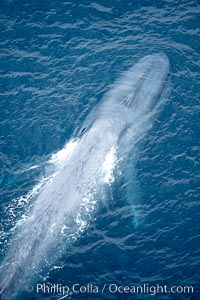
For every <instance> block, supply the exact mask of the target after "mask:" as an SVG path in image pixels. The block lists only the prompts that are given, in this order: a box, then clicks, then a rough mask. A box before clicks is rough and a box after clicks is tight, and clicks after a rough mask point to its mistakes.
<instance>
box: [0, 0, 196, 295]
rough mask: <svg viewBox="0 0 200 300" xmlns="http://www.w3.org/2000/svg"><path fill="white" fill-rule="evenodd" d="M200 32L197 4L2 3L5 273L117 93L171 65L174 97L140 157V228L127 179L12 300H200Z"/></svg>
mask: <svg viewBox="0 0 200 300" xmlns="http://www.w3.org/2000/svg"><path fill="white" fill-rule="evenodd" d="M199 25H200V4H199V1H197V0H166V1H162V0H160V1H155V0H153V1H149V0H134V1H128V0H127V1H122V0H110V1H105V0H97V1H96V0H94V1H90V0H82V1H80V0H77V1H75V0H74V1H62V0H61V1H56V0H51V1H47V0H43V1H38V0H21V1H19V0H1V3H0V107H1V108H0V124H1V126H0V130H1V139H0V156H1V161H0V163H1V174H0V188H1V189H0V197H1V200H0V201H1V202H0V203H1V209H0V217H1V221H0V226H1V228H0V234H1V244H0V245H1V248H0V250H1V252H0V257H1V261H2V262H3V260H4V258H5V257H6V256H7V253H8V251H9V247H10V244H12V241H13V239H14V238H15V235H16V232H17V230H18V227H19V226H20V224H21V223H23V220H24V219H25V215H26V214H28V212H29V209H30V206H31V205H33V206H34V203H35V202H37V197H38V193H39V192H40V189H42V187H44V185H45V182H46V181H48V180H49V177H50V175H49V174H52V173H53V171H52V169H53V168H54V171H55V168H57V167H61V165H62V164H63V163H64V158H65V149H66V145H67V143H68V142H69V141H70V139H71V138H72V137H74V136H75V135H76V132H77V131H78V130H79V129H80V128H81V126H82V124H83V123H84V120H85V119H86V118H87V117H88V115H89V114H90V112H91V111H92V109H93V108H94V107H95V106H96V105H97V104H99V103H100V102H101V99H102V97H103V95H104V94H105V93H106V92H107V91H108V90H109V89H110V87H111V86H112V84H113V83H114V82H115V81H116V80H117V79H118V78H119V77H120V75H121V74H122V73H123V72H124V71H126V70H128V69H129V68H130V67H132V66H133V65H134V64H135V62H137V60H138V59H140V58H142V57H144V56H145V55H148V54H152V53H160V52H162V53H164V54H165V55H167V57H168V58H169V61H170V71H169V77H168V86H169V87H170V93H168V98H167V100H166V101H165V104H164V105H163V107H162V109H161V110H160V112H159V114H157V116H156V118H155V120H154V122H153V126H152V127H151V128H150V130H148V132H147V134H146V135H144V137H143V138H142V140H141V141H140V146H138V147H137V150H135V151H136V152H137V155H136V157H137V159H135V160H134V161H133V168H132V172H133V173H134V181H135V186H137V188H136V189H135V190H136V192H135V194H134V193H133V200H134V197H135V201H136V206H137V208H138V209H139V211H140V213H139V217H138V218H139V221H138V225H137V226H135V225H134V224H133V214H134V213H133V211H132V209H131V204H130V203H129V202H128V201H127V199H126V191H125V189H126V184H125V182H124V180H125V179H124V178H123V175H122V178H121V179H120V178H118V179H117V180H116V181H115V183H114V184H113V186H112V195H111V194H109V193H108V194H107V195H106V201H105V199H104V201H101V199H97V200H98V201H96V202H95V209H94V211H93V213H92V214H91V218H90V219H89V221H88V222H87V226H85V228H84V230H80V231H79V234H78V235H76V236H75V238H74V239H71V240H69V239H68V238H67V236H66V235H63V237H61V238H60V237H59V239H60V242H59V243H58V246H56V247H57V249H56V251H57V252H55V253H59V254H58V255H55V253H54V254H53V255H52V256H51V254H49V256H48V257H46V259H44V260H43V261H42V263H41V265H40V268H39V269H37V270H35V269H34V268H33V271H32V272H31V271H29V274H28V276H27V277H26V281H25V282H24V281H23V282H21V285H22V288H21V289H20V291H19V292H18V293H17V294H16V295H15V298H14V299H16V300H24V299H32V300H33V299H41V300H42V299H64V298H66V299H89V300H93V299H138V300H143V299H145V300H147V299H148V300H149V299H155V300H186V299H187V300H198V299H200V290H199V281H200V206H199V199H200V198H199V196H200V192H199V180H200V179H199V169H200V163H199V150H200V144H199V137H200V132H199V128H200V123H199V121H200V112H199V108H200V105H199V95H200V85H199V83H200V69H199V67H200V52H199V50H200V27H199ZM102 138H103V137H102ZM63 153H64V154H63ZM132 154H133V155H134V149H132ZM63 157H64V158H63ZM52 165H53V167H52ZM66 185H67V182H66ZM138 195H139V196H138ZM99 198H101V197H100V196H99ZM63 205H67V200H66V203H63ZM38 255H39V254H38ZM19 259H20V258H19ZM38 259H39V258H38ZM26 264H27V268H28V262H26ZM23 267H24V268H25V269H26V266H23ZM31 268H32V266H31ZM1 276H2V274H1ZM19 277H20V275H19ZM19 279H20V278H19ZM43 283H45V284H46V285H48V286H49V287H50V286H51V287H52V286H53V285H54V284H55V285H56V284H57V285H59V286H68V287H70V288H71V287H72V286H74V285H75V284H77V286H76V288H75V289H76V291H72V290H70V292H69V293H67V294H65V295H63V294H62V293H61V291H56V290H54V291H48V290H47V289H46V290H45V291H44V290H39V291H37V289H36V286H37V284H43ZM88 284H89V285H90V288H88V286H87V285H88ZM91 285H93V289H94V286H97V287H98V289H99V291H98V292H97V293H95V292H94V290H92V291H91V289H92V288H91ZM145 285H146V291H145V290H144V288H143V291H142V292H138V293H133V292H130V290H129V291H128V292H127V290H126V291H124V290H123V291H122V289H123V287H125V286H128V287H133V286H142V287H144V286H145ZM81 286H83V288H82V290H81V291H78V292H77V290H79V288H80V287H81ZM151 286H153V287H157V289H158V290H157V291H156V292H155V290H154V289H153V288H152V289H151V292H148V291H147V287H151ZM158 286H167V288H168V289H170V288H171V287H172V286H175V287H178V289H177V290H176V292H175V293H173V292H172V291H170V292H167V293H165V292H162V291H161V288H160V289H159V288H158ZM84 287H87V288H85V289H84ZM104 287H105V290H104V291H103V288H104ZM115 287H118V288H119V287H120V288H119V290H118V291H117V290H116V291H115ZM184 287H193V290H191V289H190V290H189V291H188V290H187V288H185V290H184ZM8 300H9V299H8Z"/></svg>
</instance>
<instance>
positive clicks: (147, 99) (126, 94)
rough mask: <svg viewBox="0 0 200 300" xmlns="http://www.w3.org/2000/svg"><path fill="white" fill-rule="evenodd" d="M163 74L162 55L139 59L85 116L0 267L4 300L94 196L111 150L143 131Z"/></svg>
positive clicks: (120, 151)
mask: <svg viewBox="0 0 200 300" xmlns="http://www.w3.org/2000/svg"><path fill="white" fill-rule="evenodd" d="M168 73H169V60H168V58H167V56H166V55H164V54H160V53H158V54H152V55H147V56H145V57H144V58H142V59H140V60H139V61H138V62H137V63H136V64H135V65H134V66H133V67H132V68H131V69H129V70H128V71H127V72H126V73H125V74H124V75H123V76H122V77H120V78H119V80H118V81H117V82H116V83H115V84H114V85H113V87H112V88H111V90H110V91H108V92H107V93H106V94H105V96H104V97H103V100H102V101H101V102H100V104H99V105H97V108H96V109H95V110H94V111H93V112H92V114H93V115H92V117H90V116H89V117H88V118H91V120H92V121H91V125H90V127H89V128H86V130H84V132H81V134H80V138H79V140H78V143H77V146H76V147H75V149H74V152H73V153H72V155H71V157H70V159H69V160H68V161H67V163H66V164H65V165H64V166H63V168H62V170H61V171H60V172H59V173H58V174H57V175H56V176H55V178H53V180H52V182H50V183H49V184H48V185H47V186H46V187H45V188H44V189H43V191H42V192H41V193H40V195H39V196H38V199H37V200H36V201H35V204H34V206H33V209H32V213H31V215H30V216H29V218H28V219H27V220H26V221H25V222H24V224H23V225H22V227H21V229H20V232H19V233H18V236H17V237H16V241H15V242H14V243H13V245H12V247H11V250H10V252H8V254H7V256H6V258H5V260H4V261H3V263H2V266H1V269H2V272H3V274H4V277H3V278H2V280H1V283H0V289H1V290H0V294H2V296H3V297H5V299H6V296H7V295H8V294H10V295H11V296H10V299H11V298H12V293H11V290H15V289H16V290H17V284H18V283H19V280H21V281H23V280H25V279H23V278H25V277H26V276H25V274H26V275H27V274H28V272H29V271H30V268H31V267H30V268H28V270H27V271H25V270H26V269H27V265H28V264H29V265H30V266H33V265H37V263H36V261H37V259H38V260H39V258H37V255H38V254H39V255H41V253H42V254H44V255H45V253H46V251H47V250H48V249H49V247H51V243H53V242H54V235H55V234H56V231H54V228H59V226H60V225H61V224H62V222H63V220H64V219H65V218H66V216H67V215H69V216H70V215H72V214H76V212H77V211H78V210H79V209H80V203H81V202H82V200H83V198H86V199H87V198H88V197H91V194H92V193H93V196H94V195H95V193H98V188H99V186H100V185H101V184H102V165H103V163H104V160H105V157H106V156H107V155H108V154H109V152H110V151H111V149H114V150H115V151H116V152H117V155H118V158H119V157H120V156H122V155H124V156H126V153H128V152H129V146H130V145H131V144H134V143H135V142H136V141H137V140H138V139H139V138H140V137H141V136H142V135H143V134H144V133H145V132H146V131H147V130H148V124H149V123H151V122H149V120H150V119H151V115H153V111H154V110H155V108H156V106H157V105H159V101H158V100H159V98H160V96H161V95H162V93H163V91H164V88H165V83H166V81H167V77H168ZM84 126H85V125H83V127H84ZM129 144H130V145H129ZM52 231H54V232H53V233H52ZM20 277H21V279H20ZM13 293H14V292H13Z"/></svg>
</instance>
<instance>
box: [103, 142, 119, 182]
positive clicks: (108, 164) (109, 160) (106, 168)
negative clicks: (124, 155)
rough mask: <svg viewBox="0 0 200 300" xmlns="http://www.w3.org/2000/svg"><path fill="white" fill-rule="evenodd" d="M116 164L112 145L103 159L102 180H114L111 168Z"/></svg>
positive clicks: (114, 148)
mask: <svg viewBox="0 0 200 300" xmlns="http://www.w3.org/2000/svg"><path fill="white" fill-rule="evenodd" d="M115 164H116V147H115V146H112V148H111V150H110V152H109V153H108V154H107V155H106V157H105V161H104V162H103V166H102V167H103V176H104V178H103V180H104V182H105V183H107V184H111V183H112V182H114V180H115V178H114V175H113V170H114V167H115Z"/></svg>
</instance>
